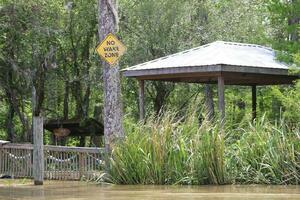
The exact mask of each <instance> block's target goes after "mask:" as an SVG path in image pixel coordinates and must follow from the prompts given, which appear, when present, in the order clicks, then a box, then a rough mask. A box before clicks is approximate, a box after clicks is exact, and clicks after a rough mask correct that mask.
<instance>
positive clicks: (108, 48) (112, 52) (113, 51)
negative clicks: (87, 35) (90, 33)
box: [96, 33, 126, 65]
mask: <svg viewBox="0 0 300 200" xmlns="http://www.w3.org/2000/svg"><path fill="white" fill-rule="evenodd" d="M96 51H97V53H98V54H99V55H100V57H101V58H102V59H103V60H105V61H106V62H107V63H109V64H110V65H114V64H116V63H117V62H118V60H119V59H120V58H121V56H122V55H123V54H124V53H125V51H126V47H125V45H124V44H123V43H122V42H121V41H120V40H118V38H117V37H116V36H115V35H113V34H112V33H110V34H108V35H107V36H106V38H105V39H104V40H103V41H102V42H101V43H100V44H99V45H98V46H97V48H96Z"/></svg>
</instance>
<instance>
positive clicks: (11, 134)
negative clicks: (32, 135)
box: [6, 104, 16, 142]
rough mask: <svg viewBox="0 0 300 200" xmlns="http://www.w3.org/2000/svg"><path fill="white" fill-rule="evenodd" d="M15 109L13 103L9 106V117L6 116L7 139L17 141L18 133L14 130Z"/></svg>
mask: <svg viewBox="0 0 300 200" xmlns="http://www.w3.org/2000/svg"><path fill="white" fill-rule="evenodd" d="M14 115H15V111H14V108H13V106H12V105H11V104H9V106H8V111H7V118H6V130H7V140H8V141H11V142H15V140H16V135H15V131H14V123H13V119H14Z"/></svg>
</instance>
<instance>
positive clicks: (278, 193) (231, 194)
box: [0, 181, 300, 200]
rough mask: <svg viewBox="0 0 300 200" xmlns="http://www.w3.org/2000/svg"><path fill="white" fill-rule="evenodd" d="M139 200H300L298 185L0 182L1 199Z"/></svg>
mask: <svg viewBox="0 0 300 200" xmlns="http://www.w3.org/2000/svg"><path fill="white" fill-rule="evenodd" d="M75 199H76V200H118V199H120V200H136V199H139V200H140V199H146V200H147V199H159V200H177V199H192V200H194V199H200V200H202V199H203V200H204V199H205V200H213V199H216V200H218V199H222V200H227V199H228V200H240V199H250V200H252V199H258V200H259V199H261V200H266V199H268V200H269V199H289V200H294V199H295V200H296V199H297V200H300V187H299V186H264V185H243V186H237V185H226V186H125V185H124V186H117V185H94V184H87V183H85V182H63V181H46V182H45V184H44V186H33V185H22V186H0V200H75Z"/></svg>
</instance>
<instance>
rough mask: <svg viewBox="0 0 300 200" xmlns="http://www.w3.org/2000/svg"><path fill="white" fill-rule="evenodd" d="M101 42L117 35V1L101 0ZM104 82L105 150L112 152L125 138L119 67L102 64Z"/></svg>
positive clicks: (99, 2) (99, 31)
mask: <svg viewBox="0 0 300 200" xmlns="http://www.w3.org/2000/svg"><path fill="white" fill-rule="evenodd" d="M98 9H99V12H98V13H99V27H98V33H99V40H100V41H102V40H103V39H104V38H105V36H106V35H107V34H109V33H115V32H116V31H117V26H118V15H117V2H116V0H99V1H98ZM102 67H103V81H104V84H103V86H104V136H105V148H106V150H107V151H108V152H109V151H111V147H112V143H113V142H114V141H115V140H116V139H119V138H123V137H124V133H123V128H122V108H121V107H122V106H121V99H120V98H121V88H120V74H119V65H118V64H116V65H114V66H113V67H111V66H110V65H109V64H108V63H106V62H102Z"/></svg>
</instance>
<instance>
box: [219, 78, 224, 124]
mask: <svg viewBox="0 0 300 200" xmlns="http://www.w3.org/2000/svg"><path fill="white" fill-rule="evenodd" d="M224 90H225V83H224V77H223V76H219V77H218V99H219V113H220V120H221V125H222V126H223V125H224V122H225V95H224Z"/></svg>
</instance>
